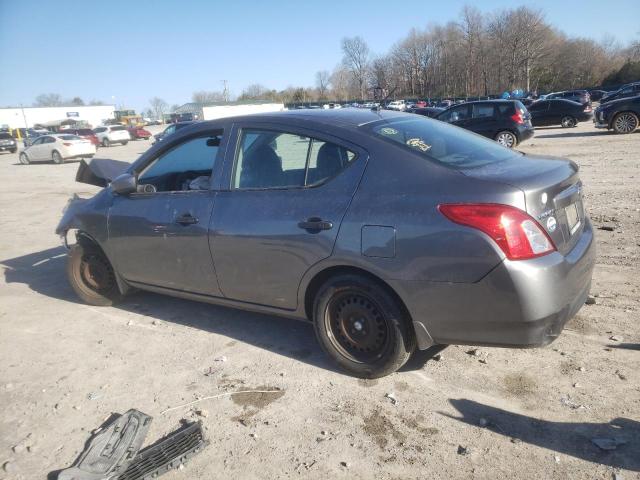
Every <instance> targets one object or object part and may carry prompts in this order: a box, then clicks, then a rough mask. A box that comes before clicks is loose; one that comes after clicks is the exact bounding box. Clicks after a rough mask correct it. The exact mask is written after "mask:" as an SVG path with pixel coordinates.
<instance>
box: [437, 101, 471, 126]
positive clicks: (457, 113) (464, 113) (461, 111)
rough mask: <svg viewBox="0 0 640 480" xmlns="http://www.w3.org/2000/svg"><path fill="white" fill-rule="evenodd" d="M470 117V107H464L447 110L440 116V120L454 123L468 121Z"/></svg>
mask: <svg viewBox="0 0 640 480" xmlns="http://www.w3.org/2000/svg"><path fill="white" fill-rule="evenodd" d="M470 116H471V112H470V111H469V105H462V106H460V107H453V108H449V109H448V110H445V111H444V112H442V113H441V114H440V115H439V116H438V120H441V121H443V122H448V123H453V122H459V121H461V120H467V119H469V118H470Z"/></svg>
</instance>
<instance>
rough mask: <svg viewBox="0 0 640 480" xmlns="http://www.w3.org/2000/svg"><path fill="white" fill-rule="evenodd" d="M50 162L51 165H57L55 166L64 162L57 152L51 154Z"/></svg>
mask: <svg viewBox="0 0 640 480" xmlns="http://www.w3.org/2000/svg"><path fill="white" fill-rule="evenodd" d="M51 160H53V163H57V164H61V163H62V162H64V159H63V158H62V155H60V153H59V152H58V151H57V150H54V151H53V152H52V153H51Z"/></svg>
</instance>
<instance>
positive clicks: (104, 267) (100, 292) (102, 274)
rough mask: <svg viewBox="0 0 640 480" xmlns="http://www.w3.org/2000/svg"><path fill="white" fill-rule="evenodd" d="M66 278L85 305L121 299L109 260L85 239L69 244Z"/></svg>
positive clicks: (102, 303) (106, 304) (113, 301)
mask: <svg viewBox="0 0 640 480" xmlns="http://www.w3.org/2000/svg"><path fill="white" fill-rule="evenodd" d="M67 277H68V279H69V283H70V284H71V286H72V287H73V289H74V290H75V292H76V294H77V295H78V296H79V297H80V298H81V299H82V300H83V301H84V302H85V303H88V304H89V305H98V306H109V305H113V304H114V303H115V302H117V301H119V300H120V299H121V298H122V294H121V293H120V290H119V288H118V283H117V281H116V274H115V272H114V270H113V267H112V266H111V263H110V262H109V260H108V259H107V257H106V256H105V255H104V253H103V252H102V250H101V249H100V248H99V247H98V246H96V245H94V244H92V243H91V242H89V241H86V240H85V241H82V242H80V243H77V244H76V245H73V246H72V247H71V249H70V251H69V258H68V261H67Z"/></svg>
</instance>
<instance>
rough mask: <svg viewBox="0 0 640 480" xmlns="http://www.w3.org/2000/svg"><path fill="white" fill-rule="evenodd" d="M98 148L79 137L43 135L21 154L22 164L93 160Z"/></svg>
mask: <svg viewBox="0 0 640 480" xmlns="http://www.w3.org/2000/svg"><path fill="white" fill-rule="evenodd" d="M95 154H96V146H95V145H94V144H93V143H91V141H89V140H85V139H84V138H81V137H78V136H77V135H66V134H58V135H53V134H52V135H42V136H41V137H38V138H36V139H35V140H34V141H33V143H32V144H31V145H29V146H28V147H27V148H25V149H24V150H23V151H22V152H20V163H23V164H25V165H28V164H29V163H31V162H44V161H53V162H54V163H63V162H64V161H65V160H69V159H72V158H91V157H93V156H94V155H95Z"/></svg>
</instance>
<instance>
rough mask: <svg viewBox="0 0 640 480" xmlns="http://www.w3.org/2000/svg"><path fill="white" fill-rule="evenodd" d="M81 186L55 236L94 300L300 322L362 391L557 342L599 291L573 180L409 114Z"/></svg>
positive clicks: (179, 136) (318, 129)
mask: <svg viewBox="0 0 640 480" xmlns="http://www.w3.org/2000/svg"><path fill="white" fill-rule="evenodd" d="M77 179H78V180H80V181H86V182H88V183H93V184H96V185H101V186H104V187H105V188H104V189H103V190H102V191H100V192H99V193H98V194H97V195H96V196H94V197H93V198H91V199H76V200H72V201H71V202H70V204H69V206H68V208H67V210H66V213H65V214H64V217H63V218H62V221H61V222H60V225H59V226H58V228H57V233H59V234H60V235H62V236H63V237H64V239H65V243H66V244H67V245H69V247H70V251H69V258H68V269H67V271H68V277H69V280H70V282H71V285H72V286H73V288H74V289H75V291H76V292H77V294H78V295H79V296H80V298H81V299H83V300H84V301H85V302H87V303H90V304H93V305H111V304H113V303H115V302H117V301H121V300H122V299H123V297H124V296H125V295H126V294H127V293H128V292H129V291H130V290H131V289H132V288H136V289H142V290H148V291H153V292H159V293H165V294H167V295H174V296H178V297H183V298H188V299H193V300H199V301H204V302H210V303H215V304H220V305H225V306H229V307H234V308H241V309H246V310H253V311H259V312H263V313H269V314H273V315H284V316H289V317H293V318H297V319H300V320H306V321H310V322H313V325H314V327H315V331H316V334H317V338H318V340H319V343H320V345H321V346H322V347H323V348H324V350H325V351H326V352H327V353H328V354H329V355H330V356H331V357H332V358H333V359H334V360H335V361H336V362H337V363H338V364H339V365H340V366H341V367H343V368H344V369H346V370H347V371H348V372H350V373H352V374H354V375H357V376H361V377H368V378H372V377H379V376H382V375H387V374H389V373H391V372H394V371H395V370H397V369H398V368H400V367H401V366H402V365H403V364H404V363H405V362H406V361H407V360H408V359H409V357H410V356H411V354H412V353H413V352H414V350H415V349H416V348H418V349H426V348H428V347H430V346H433V345H436V344H474V345H493V346H505V347H533V346H541V345H545V344H548V343H549V342H551V341H553V340H554V339H555V338H557V336H558V335H559V334H560V332H561V331H562V329H563V326H564V324H565V323H566V322H567V320H569V319H570V318H571V317H572V316H573V315H575V313H576V312H577V311H578V310H579V309H580V307H581V306H582V305H583V304H584V301H585V299H586V297H587V295H588V292H589V288H590V283H591V274H592V269H593V266H594V259H595V246H594V245H595V244H594V237H593V231H592V227H591V223H590V221H589V218H588V216H587V214H586V212H585V209H584V206H583V200H582V198H583V197H582V183H581V182H580V179H579V176H578V167H577V165H576V164H575V163H573V162H571V161H569V160H562V159H557V158H545V157H536V156H530V155H525V154H522V153H520V152H517V151H511V150H509V149H507V148H504V147H502V146H500V145H498V144H496V143H495V142H492V141H490V140H487V139H485V138H482V137H480V136H478V135H475V134H473V133H469V132H468V131H465V130H462V129H460V128H457V127H454V126H450V125H447V124H445V123H442V122H438V121H435V120H431V119H428V118H424V117H421V116H417V115H411V114H405V113H399V112H391V111H375V110H374V111H372V110H365V109H346V110H324V111H321V110H295V111H289V112H280V113H269V114H259V115H251V116H245V117H236V118H226V119H220V120H215V121H210V122H199V123H196V124H194V125H192V126H190V127H186V128H184V129H182V130H180V131H179V132H177V133H176V134H174V135H171V136H170V137H167V138H166V139H165V141H163V142H160V143H157V144H156V145H154V146H153V147H152V148H151V149H149V150H148V151H147V152H145V153H144V154H143V155H142V156H141V157H140V158H138V159H137V160H136V161H135V162H133V164H131V165H129V164H127V163H120V162H113V161H104V160H103V161H96V160H94V161H92V162H91V163H90V164H88V165H87V164H84V163H83V164H82V165H81V167H80V171H79V172H78V176H77ZM71 232H72V234H70V233H71ZM212 321H215V320H212ZM265 328H268V327H267V326H265Z"/></svg>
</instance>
